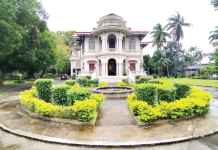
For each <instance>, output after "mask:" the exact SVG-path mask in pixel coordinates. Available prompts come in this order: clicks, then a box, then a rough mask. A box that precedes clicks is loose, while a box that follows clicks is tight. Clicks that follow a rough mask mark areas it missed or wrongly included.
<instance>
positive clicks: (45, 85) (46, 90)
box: [34, 79, 54, 102]
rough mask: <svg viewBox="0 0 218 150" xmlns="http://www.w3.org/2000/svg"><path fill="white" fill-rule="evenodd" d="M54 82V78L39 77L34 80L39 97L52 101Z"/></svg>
mask: <svg viewBox="0 0 218 150" xmlns="http://www.w3.org/2000/svg"><path fill="white" fill-rule="evenodd" d="M53 84H54V80H53V79H38V80H36V81H35V82H34V85H35V86H36V90H37V92H38V96H39V99H42V100H44V101H46V102H51V99H52V86H53Z"/></svg>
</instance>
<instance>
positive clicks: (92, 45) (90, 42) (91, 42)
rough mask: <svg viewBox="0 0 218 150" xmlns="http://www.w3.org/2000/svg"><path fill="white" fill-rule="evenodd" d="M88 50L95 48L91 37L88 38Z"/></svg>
mask: <svg viewBox="0 0 218 150" xmlns="http://www.w3.org/2000/svg"><path fill="white" fill-rule="evenodd" d="M89 50H95V40H94V39H93V38H90V39H89Z"/></svg>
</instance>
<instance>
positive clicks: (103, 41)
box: [101, 39, 106, 53]
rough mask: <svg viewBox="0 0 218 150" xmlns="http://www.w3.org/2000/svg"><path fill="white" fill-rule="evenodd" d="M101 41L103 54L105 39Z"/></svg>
mask: <svg viewBox="0 0 218 150" xmlns="http://www.w3.org/2000/svg"><path fill="white" fill-rule="evenodd" d="M101 40H102V53H105V44H106V43H105V39H101Z"/></svg>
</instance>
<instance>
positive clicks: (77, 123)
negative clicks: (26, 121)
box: [21, 105, 99, 126]
mask: <svg viewBox="0 0 218 150" xmlns="http://www.w3.org/2000/svg"><path fill="white" fill-rule="evenodd" d="M21 110H22V111H23V112H25V113H27V114H29V115H30V116H32V117H34V118H37V119H41V120H46V121H55V122H59V123H70V124H73V125H80V126H87V125H89V126H94V125H95V122H96V119H97V117H98V112H99V109H98V111H97V112H96V115H95V118H93V119H92V122H79V121H77V120H69V119H62V118H48V117H43V116H39V115H37V114H36V113H34V112H31V111H30V110H28V109H27V108H26V107H25V106H24V105H21Z"/></svg>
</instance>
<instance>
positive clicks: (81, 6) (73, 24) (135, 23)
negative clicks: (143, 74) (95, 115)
mask: <svg viewBox="0 0 218 150" xmlns="http://www.w3.org/2000/svg"><path fill="white" fill-rule="evenodd" d="M42 4H43V6H44V8H45V9H46V11H47V12H48V13H49V15H50V17H49V19H48V27H49V29H50V30H51V31H58V30H60V31H68V30H76V31H91V30H92V28H95V27H97V23H96V21H98V20H99V18H100V17H102V16H104V15H107V14H109V13H115V14H117V15H119V16H122V17H123V18H124V20H126V21H127V26H128V27H130V28H132V30H134V31H152V29H153V27H154V26H155V25H156V24H157V23H161V24H162V25H166V24H167V19H168V18H169V17H170V16H171V15H172V14H175V11H179V12H180V14H181V15H182V16H184V17H185V22H188V23H192V24H193V27H190V28H189V27H184V28H183V30H184V39H183V40H182V41H181V43H182V44H183V49H188V48H189V47H190V46H198V48H199V50H203V52H204V53H207V52H212V51H213V50H214V48H213V47H212V46H211V45H210V44H209V40H208V37H209V32H210V31H212V30H214V29H215V26H217V25H218V11H215V10H214V8H213V6H212V5H211V1H210V0H134V1H132V0H131V1H130V0H125V1H124V0H109V1H107V0H77V1H76V0H42ZM143 41H144V42H148V41H151V39H150V35H147V37H146V38H145V39H144V40H143ZM143 52H144V54H147V53H148V54H150V55H152V54H153V52H154V48H152V47H151V45H148V46H147V47H146V48H144V51H143Z"/></svg>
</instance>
